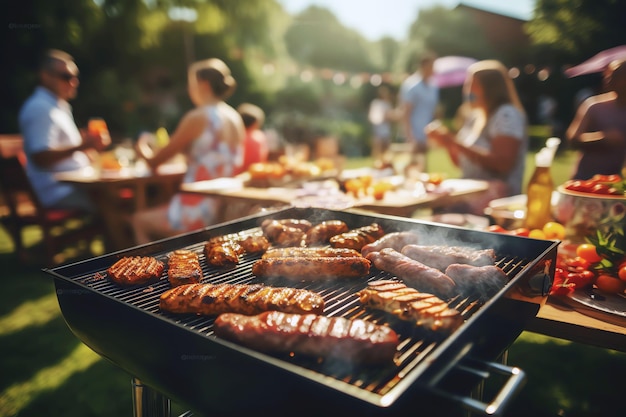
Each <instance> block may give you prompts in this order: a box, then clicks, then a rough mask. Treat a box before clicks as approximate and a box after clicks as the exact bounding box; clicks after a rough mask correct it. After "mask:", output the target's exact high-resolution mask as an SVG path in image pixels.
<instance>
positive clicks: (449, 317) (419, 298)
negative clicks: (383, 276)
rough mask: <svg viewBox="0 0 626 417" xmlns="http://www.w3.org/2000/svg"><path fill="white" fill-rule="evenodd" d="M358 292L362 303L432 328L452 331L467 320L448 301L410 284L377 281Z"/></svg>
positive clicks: (419, 325) (446, 331)
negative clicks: (408, 285) (418, 289)
mask: <svg viewBox="0 0 626 417" xmlns="http://www.w3.org/2000/svg"><path fill="white" fill-rule="evenodd" d="M358 295H359V301H361V303H362V304H364V305H366V306H369V307H371V308H374V309H377V310H382V311H385V312H387V313H390V314H393V315H395V316H397V317H399V318H400V319H402V320H407V321H411V322H413V323H415V325H417V326H418V327H422V328H425V329H428V330H432V331H442V332H444V333H449V332H452V331H453V330H455V329H456V328H457V327H459V326H460V325H461V324H462V323H463V317H462V316H461V313H459V312H458V310H455V309H453V308H450V307H449V306H448V303H446V302H445V301H443V300H442V299H440V298H439V297H437V296H435V295H433V294H428V293H424V292H419V291H417V290H416V289H415V288H410V287H407V286H406V285H404V284H403V283H402V282H398V281H391V280H378V281H373V282H370V283H368V285H367V288H365V289H364V290H361V291H359V293H358Z"/></svg>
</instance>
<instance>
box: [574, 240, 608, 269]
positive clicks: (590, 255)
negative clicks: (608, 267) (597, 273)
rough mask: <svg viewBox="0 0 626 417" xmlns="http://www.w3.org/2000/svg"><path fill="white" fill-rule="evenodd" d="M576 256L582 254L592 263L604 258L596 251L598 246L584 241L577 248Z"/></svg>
mask: <svg viewBox="0 0 626 417" xmlns="http://www.w3.org/2000/svg"><path fill="white" fill-rule="evenodd" d="M576 256H580V257H581V258H584V259H586V260H588V261H589V262H591V263H592V264H595V263H597V262H600V261H601V260H602V257H601V256H600V255H598V252H597V251H596V247H595V246H594V245H592V244H591V243H583V244H580V245H578V247H577V248H576Z"/></svg>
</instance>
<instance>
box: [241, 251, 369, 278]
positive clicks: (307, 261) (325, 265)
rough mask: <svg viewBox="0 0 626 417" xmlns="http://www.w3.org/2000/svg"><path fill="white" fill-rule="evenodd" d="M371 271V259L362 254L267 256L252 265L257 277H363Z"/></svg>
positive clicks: (253, 272)
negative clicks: (344, 255)
mask: <svg viewBox="0 0 626 417" xmlns="http://www.w3.org/2000/svg"><path fill="white" fill-rule="evenodd" d="M369 271H370V261H368V260H367V259H365V258H364V257H362V256H360V255H359V256H352V257H339V256H333V257H316V258H314V257H282V258H266V259H259V260H258V261H256V262H255V263H254V264H253V265H252V274H253V275H255V276H257V277H263V278H273V277H285V278H290V279H297V280H304V281H316V280H320V279H333V278H356V277H363V276H365V275H367V274H369Z"/></svg>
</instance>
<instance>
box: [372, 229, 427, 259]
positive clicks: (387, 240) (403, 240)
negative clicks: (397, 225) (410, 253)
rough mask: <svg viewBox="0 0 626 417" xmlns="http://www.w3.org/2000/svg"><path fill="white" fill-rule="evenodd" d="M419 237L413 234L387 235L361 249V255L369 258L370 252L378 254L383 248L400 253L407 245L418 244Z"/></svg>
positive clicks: (393, 233)
mask: <svg viewBox="0 0 626 417" xmlns="http://www.w3.org/2000/svg"><path fill="white" fill-rule="evenodd" d="M418 240H419V236H418V235H417V234H416V233H413V232H392V233H387V234H386V235H384V236H383V237H381V238H380V239H378V240H377V241H375V242H372V243H368V244H367V245H365V246H363V248H361V255H363V256H367V254H368V253H370V252H378V251H379V250H381V249H383V248H393V249H395V250H397V251H398V252H400V251H401V250H402V248H403V247H404V246H405V245H408V244H416V243H418Z"/></svg>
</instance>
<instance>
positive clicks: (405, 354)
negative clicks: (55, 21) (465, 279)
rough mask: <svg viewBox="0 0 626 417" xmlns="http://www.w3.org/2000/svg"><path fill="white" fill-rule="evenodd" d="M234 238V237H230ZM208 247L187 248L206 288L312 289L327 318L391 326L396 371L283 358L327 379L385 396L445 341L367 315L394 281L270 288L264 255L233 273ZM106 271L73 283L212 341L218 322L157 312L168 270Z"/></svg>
mask: <svg viewBox="0 0 626 417" xmlns="http://www.w3.org/2000/svg"><path fill="white" fill-rule="evenodd" d="M257 233H260V228H258V227H255V228H252V229H249V230H245V231H242V232H239V233H237V234H236V235H239V236H241V235H244V236H246V235H250V234H257ZM232 235H233V236H234V235H235V234H234V233H233V234H232ZM204 243H205V242H200V243H196V244H193V245H189V246H186V247H184V249H188V250H192V251H194V252H196V253H197V254H198V255H199V257H200V265H201V266H202V269H203V276H204V278H203V280H202V282H203V283H212V284H219V283H228V284H250V283H257V282H263V283H264V284H266V285H272V286H293V287H297V288H302V289H308V290H311V291H315V292H317V293H319V294H320V295H321V296H322V297H323V298H324V300H325V309H324V314H325V315H328V316H335V317H337V316H340V317H346V318H353V319H354V318H359V319H366V320H370V321H373V322H375V323H378V324H387V325H390V326H391V327H392V328H394V330H396V332H397V333H398V335H399V338H400V344H399V346H398V349H397V354H396V358H395V360H394V362H395V364H394V365H389V366H387V367H382V368H380V367H376V368H373V367H358V368H356V369H355V367H353V366H345V364H341V363H332V362H328V361H327V362H323V361H321V360H316V359H312V358H305V357H295V356H293V355H279V356H276V357H278V358H279V359H283V360H285V361H288V362H290V363H294V364H296V365H299V366H302V367H304V368H307V369H309V370H312V371H314V372H318V373H320V374H322V375H325V376H327V377H331V378H334V379H336V380H337V381H342V382H344V383H346V384H349V385H352V386H354V387H357V388H360V389H363V390H366V391H369V392H373V393H376V394H378V395H385V393H387V392H389V390H391V389H392V388H393V387H394V386H396V385H397V384H398V383H399V382H400V381H401V380H402V379H403V378H404V377H405V376H406V375H407V374H408V373H410V371H411V370H412V369H414V368H415V367H417V366H418V365H419V364H420V363H422V362H423V361H424V359H425V358H426V357H427V356H428V355H429V353H430V352H432V351H433V350H434V349H435V348H436V347H437V345H438V344H439V343H441V342H442V339H441V336H440V335H436V334H429V333H428V332H426V331H423V330H416V329H415V328H414V326H412V325H411V324H410V323H406V322H402V321H401V320H399V319H396V318H394V317H391V316H390V315H388V314H386V313H384V312H380V311H374V310H370V309H366V308H365V307H363V306H361V304H360V302H359V300H358V296H357V295H356V293H357V292H358V291H360V290H361V289H363V288H364V287H365V286H366V285H367V282H369V281H374V280H377V279H393V278H394V277H393V276H392V275H390V274H388V273H386V272H382V271H378V270H375V269H372V272H371V273H370V276H368V278H367V279H366V280H356V281H355V280H351V279H346V280H345V281H333V282H317V283H316V282H313V283H312V282H297V281H295V282H294V281H291V280H287V279H275V280H272V281H271V282H269V281H262V280H261V281H260V280H259V279H258V278H257V277H255V276H253V275H252V273H251V268H252V265H253V264H254V262H255V261H256V260H257V259H259V258H260V255H251V254H244V255H242V256H241V258H240V263H239V264H238V265H237V266H236V267H233V268H227V269H220V268H216V267H212V266H210V265H208V263H207V262H206V259H205V255H204V251H203V248H204ZM169 252H171V251H170V250H168V251H167V252H162V253H158V254H153V255H152V256H155V257H156V258H157V259H160V260H161V261H163V262H165V263H167V255H168V253H169ZM527 263H528V261H526V260H524V259H521V258H517V257H499V258H498V259H497V262H496V265H498V266H499V267H500V268H502V269H503V270H504V272H505V273H506V274H507V276H508V277H509V279H511V278H512V277H514V276H516V275H517V274H518V273H520V272H521V271H522V270H523V269H524V268H525V267H526V265H527ZM106 275H107V274H106V270H103V271H98V272H96V273H91V274H89V275H82V276H78V277H75V278H74V279H73V280H74V281H75V282H78V283H80V284H82V285H85V286H87V287H89V288H90V289H92V290H94V291H97V292H99V293H101V294H104V295H106V296H109V297H113V298H115V299H116V300H118V301H120V302H123V303H127V304H129V305H132V306H134V307H136V308H139V309H141V310H143V311H145V312H147V313H150V314H153V315H158V316H161V317H165V318H166V319H167V320H170V321H172V322H174V323H176V324H178V325H182V326H184V327H185V328H187V329H189V330H191V331H193V332H196V333H198V334H200V335H202V336H203V337H213V322H214V319H215V317H203V316H196V315H174V314H170V313H165V312H161V311H160V310H159V296H160V295H161V294H162V293H163V292H164V291H166V290H167V289H169V288H170V285H169V282H168V280H167V268H166V270H165V272H164V273H163V275H162V277H161V279H160V280H159V281H158V282H156V283H154V284H152V285H150V286H148V287H140V288H131V289H128V288H121V287H119V286H117V285H115V284H114V283H112V282H111V281H110V280H109V279H108V278H107V276H106ZM449 304H450V305H451V306H452V307H454V308H456V309H457V310H459V311H460V312H461V313H462V316H463V317H464V319H466V320H467V319H468V318H470V317H471V316H472V315H473V314H474V313H475V312H476V311H478V310H479V309H480V306H481V303H480V301H479V300H478V298H472V297H470V298H464V299H453V300H449ZM342 365H343V366H342Z"/></svg>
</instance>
